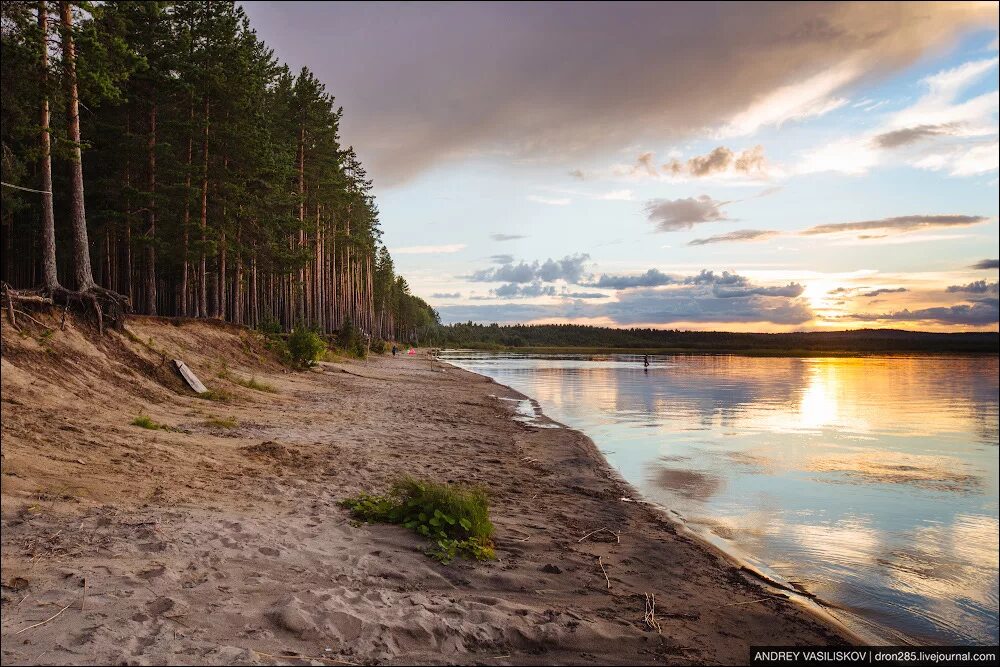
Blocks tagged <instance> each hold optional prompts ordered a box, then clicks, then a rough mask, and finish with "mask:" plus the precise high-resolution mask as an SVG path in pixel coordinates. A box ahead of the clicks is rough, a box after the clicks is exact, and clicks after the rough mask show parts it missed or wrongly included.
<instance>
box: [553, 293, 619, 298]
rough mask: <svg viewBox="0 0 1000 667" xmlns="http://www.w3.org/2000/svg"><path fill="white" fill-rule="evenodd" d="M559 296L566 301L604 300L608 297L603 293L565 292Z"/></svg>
mask: <svg viewBox="0 0 1000 667" xmlns="http://www.w3.org/2000/svg"><path fill="white" fill-rule="evenodd" d="M559 296H561V297H563V298H565V299H604V298H607V296H608V295H607V294H604V293H603V292H563V293H561V294H560V295H559Z"/></svg>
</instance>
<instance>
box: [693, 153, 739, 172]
mask: <svg viewBox="0 0 1000 667" xmlns="http://www.w3.org/2000/svg"><path fill="white" fill-rule="evenodd" d="M732 161H733V152H732V151H731V150H729V149H728V148H726V147H725V146H719V147H718V148H716V149H715V150H713V151H712V152H711V153H709V154H708V155H701V156H698V157H693V158H691V159H690V160H688V173H690V174H691V175H692V176H708V175H709V174H714V173H716V172H720V171H725V170H726V169H728V168H729V165H730V164H731V163H732Z"/></svg>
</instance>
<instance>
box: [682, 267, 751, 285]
mask: <svg viewBox="0 0 1000 667" xmlns="http://www.w3.org/2000/svg"><path fill="white" fill-rule="evenodd" d="M683 282H684V284H685V285H748V284H750V281H748V280H747V279H746V278H744V277H743V276H741V275H739V274H738V273H730V272H729V271H723V272H722V273H716V272H715V271H707V270H705V269H702V270H701V271H700V272H699V273H698V274H697V275H694V276H688V277H687V278H684V281H683Z"/></svg>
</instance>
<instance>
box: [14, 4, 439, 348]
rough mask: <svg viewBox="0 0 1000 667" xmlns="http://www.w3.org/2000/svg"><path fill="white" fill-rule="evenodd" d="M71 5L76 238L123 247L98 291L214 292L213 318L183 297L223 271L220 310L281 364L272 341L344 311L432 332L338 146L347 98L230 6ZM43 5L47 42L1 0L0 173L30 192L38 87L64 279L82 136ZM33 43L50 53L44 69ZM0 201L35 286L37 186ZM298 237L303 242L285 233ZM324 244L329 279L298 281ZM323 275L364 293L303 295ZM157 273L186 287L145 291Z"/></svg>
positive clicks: (357, 165) (397, 334) (166, 305)
mask: <svg viewBox="0 0 1000 667" xmlns="http://www.w3.org/2000/svg"><path fill="white" fill-rule="evenodd" d="M68 4H69V5H71V6H72V10H73V14H74V17H75V20H74V27H73V29H72V33H73V36H74V37H75V43H76V47H77V48H76V71H77V78H78V84H79V90H78V92H79V97H80V100H79V101H80V106H81V109H82V110H83V112H82V113H81V114H80V124H81V128H80V131H81V137H82V141H81V144H80V146H79V147H80V148H81V150H82V151H83V155H84V165H85V169H84V179H85V189H84V190H85V195H86V212H87V221H86V222H87V232H88V235H89V238H90V241H91V245H92V246H93V247H94V249H95V250H96V249H98V248H100V249H101V250H100V252H101V253H102V255H101V256H102V257H105V256H108V257H115V258H119V259H122V260H123V259H124V258H126V257H128V258H130V259H129V261H128V262H125V261H120V262H119V261H116V262H115V268H114V270H113V271H111V272H106V273H105V272H102V273H104V275H102V276H99V277H100V279H101V281H102V286H103V287H106V288H109V289H114V290H116V291H118V292H121V293H123V294H125V293H127V294H130V295H131V296H133V306H134V307H136V308H137V310H139V311H143V312H145V311H147V310H152V309H153V305H152V304H157V303H158V304H159V305H158V306H156V308H158V312H157V314H159V315H164V316H168V317H169V316H184V317H187V316H192V315H194V314H196V313H197V314H198V315H199V316H201V317H209V316H215V315H216V314H215V313H213V312H211V311H213V310H214V305H213V304H212V301H213V300H215V299H212V298H209V299H208V303H207V304H206V309H207V310H208V311H210V312H203V311H204V310H205V309H202V308H200V307H197V306H196V305H195V303H194V302H195V301H197V300H199V299H197V295H196V293H197V292H198V289H197V284H198V282H199V275H198V274H199V273H200V272H201V271H202V270H204V271H205V273H206V274H207V275H208V276H213V277H214V276H218V283H217V284H216V285H215V286H214V287H212V288H208V291H209V292H211V291H212V290H214V289H216V288H221V289H219V291H218V294H223V295H227V298H226V299H225V301H226V302H225V303H224V304H220V305H224V306H225V307H224V308H223V309H222V311H223V312H221V313H218V316H220V317H221V318H223V319H227V320H233V321H236V322H238V323H240V324H246V323H250V324H253V323H254V322H257V328H258V330H259V331H260V332H261V333H263V334H265V336H270V337H271V338H269V339H268V342H267V346H268V348H269V349H271V350H272V351H273V352H274V353H276V354H277V355H278V356H279V357H280V358H282V360H284V361H286V362H287V363H292V354H291V353H290V352H289V351H288V350H287V349H286V348H285V344H284V341H282V340H281V339H279V338H278V337H277V336H278V334H281V333H283V332H288V331H290V330H291V329H292V328H293V326H294V325H295V323H297V322H304V323H305V324H306V325H307V326H321V325H322V326H324V327H325V328H326V330H327V331H330V330H332V329H333V328H334V327H335V326H336V325H337V324H339V321H340V319H341V318H342V317H344V316H345V315H346V314H348V313H349V314H350V316H351V317H353V318H354V320H355V324H361V325H362V326H363V327H364V328H365V330H366V331H367V333H368V334H370V335H375V336H379V337H381V338H394V339H397V340H400V341H405V342H406V343H413V344H416V343H422V342H424V341H425V340H427V339H428V338H429V337H431V336H433V335H434V333H433V332H434V331H435V329H436V327H437V315H436V313H435V312H434V311H433V309H432V308H430V306H429V305H428V304H426V303H425V302H424V301H422V300H421V299H419V298H418V297H416V296H414V295H412V294H410V291H409V287H408V285H407V283H406V281H405V280H403V279H402V278H401V277H400V276H398V275H396V272H395V267H394V265H393V262H392V258H391V256H390V254H389V251H388V249H387V248H386V247H385V245H384V244H383V243H382V231H381V229H380V222H379V210H378V206H377V204H376V201H375V197H374V194H373V187H372V181H371V179H370V178H369V177H368V176H367V173H366V171H365V168H364V165H362V163H361V161H360V160H359V158H358V156H357V154H356V153H355V151H354V149H353V148H352V147H349V146H343V145H341V137H340V134H339V132H340V125H341V120H342V116H343V110H342V109H341V107H340V106H339V104H337V101H336V99H335V98H334V95H333V94H332V91H328V90H326V88H325V87H324V85H323V83H322V82H321V81H320V80H319V79H318V78H317V77H316V76H315V75H314V74H313V73H312V72H311V71H310V70H309V69H307V68H305V67H303V68H302V69H300V70H298V71H292V70H291V69H290V68H289V67H288V66H287V65H284V64H282V63H280V62H279V61H278V60H277V59H276V57H275V55H274V52H273V50H272V49H270V48H269V47H268V46H267V45H266V44H265V43H264V42H263V41H262V40H261V39H260V38H259V37H258V35H257V33H256V32H255V31H254V30H253V28H252V26H251V25H250V22H249V20H248V17H247V15H246V12H245V11H244V9H243V8H242V7H241V6H240V4H239V3H235V2H225V1H221V0H219V1H213V2H204V1H199V2H106V3H91V2H80V3H68ZM47 8H48V14H49V17H50V21H49V24H48V28H47V30H48V33H49V34H48V35H47V36H45V35H42V34H41V32H40V30H39V28H38V20H37V11H38V9H39V5H38V3H34V2H31V3H28V2H3V3H2V5H0V12H2V15H0V18H2V30H0V40H2V44H0V46H2V52H3V58H2V59H0V67H2V77H0V78H2V84H3V85H2V86H0V102H2V108H3V123H2V127H0V148H2V151H0V159H2V164H0V167H2V172H3V180H4V182H6V183H10V184H13V185H17V186H21V187H25V188H31V189H38V188H39V187H40V185H41V183H40V182H39V181H40V174H41V170H40V169H39V163H40V160H39V158H40V157H41V156H40V153H41V150H40V144H41V142H40V141H39V138H40V133H39V108H40V104H41V102H42V100H43V99H47V100H48V102H49V106H50V111H51V120H50V126H49V131H50V135H51V138H52V150H53V153H52V162H53V165H52V166H53V176H54V179H55V182H54V183H53V188H52V189H53V193H54V208H55V211H56V212H57V215H56V232H57V234H56V236H57V243H56V251H57V253H58V255H59V257H58V263H59V266H60V267H61V268H60V271H61V272H62V273H63V274H64V276H65V273H66V268H63V267H67V264H68V263H69V262H68V260H69V259H70V251H71V250H72V248H71V244H69V243H68V242H67V241H68V237H67V231H68V229H67V224H66V222H65V221H64V218H65V217H66V216H65V215H63V214H62V213H61V212H65V211H67V210H69V208H70V200H71V197H72V195H73V188H72V187H71V183H70V182H69V181H68V171H69V170H68V169H66V162H67V160H69V159H71V157H74V156H73V154H74V153H75V149H76V148H77V145H76V144H75V143H74V142H70V141H67V135H68V132H67V115H66V102H67V99H66V92H65V89H66V86H65V85H64V84H65V83H66V82H65V81H64V77H65V71H66V68H65V67H64V64H65V63H63V62H62V58H63V56H62V54H61V52H60V51H61V50H60V48H59V46H60V32H61V30H62V29H61V27H60V26H59V11H58V10H59V3H54V2H52V3H47ZM46 38H47V40H48V44H49V45H50V48H49V49H48V50H47V51H46V50H43V48H42V45H43V44H45V43H46ZM42 53H48V54H49V56H50V57H49V59H48V70H47V72H43V71H42V68H41V60H42V58H41V55H42ZM43 81H45V85H44V86H43V85H42V82H43ZM203 144H204V145H205V148H204V149H203V148H202V145H203ZM300 166H301V172H300ZM300 186H301V190H300ZM203 188H204V192H205V194H206V196H205V198H204V200H203V199H202V192H203ZM301 192H304V193H305V194H304V196H303V194H300V193H301ZM202 206H204V211H203V210H202ZM0 208H2V210H3V215H4V219H3V222H4V240H5V242H7V246H5V254H4V272H5V276H6V277H7V278H8V280H10V281H11V282H12V283H13V284H14V286H15V287H28V286H31V285H30V282H31V281H33V280H36V279H37V276H38V274H39V272H38V270H37V268H38V267H37V262H38V257H39V253H38V245H39V243H38V241H39V239H38V235H39V229H40V228H41V224H40V219H41V213H42V211H41V198H39V197H38V196H37V195H36V194H34V193H31V192H26V191H23V190H15V189H13V188H7V187H4V188H3V189H2V192H0ZM203 213H204V218H202V214H203ZM294 238H299V239H301V241H302V242H301V243H291V244H290V243H289V239H294ZM318 243H319V244H325V245H319V246H318ZM317 252H321V253H322V255H318V254H317ZM328 254H331V255H332V257H330V259H332V260H333V261H332V262H331V263H330V265H329V266H330V267H335V268H333V271H334V272H335V274H334V275H332V276H325V275H324V273H325V272H317V271H310V272H309V273H306V274H304V275H306V276H307V278H306V280H305V281H303V280H302V278H301V277H300V276H302V275H303V273H302V270H303V269H304V268H306V267H315V265H316V261H317V259H318V258H320V257H322V258H324V259H325V258H326V257H327V256H328ZM93 259H94V262H95V266H98V265H99V262H98V261H97V259H98V258H97V257H96V256H95V257H94V258H93ZM119 264H121V266H119ZM67 268H68V267H67ZM107 273H110V275H107ZM251 276H252V278H251ZM317 276H319V277H317ZM327 277H328V278H331V279H333V280H334V281H335V284H338V285H344V286H345V287H348V286H349V287H350V288H351V289H352V294H355V295H356V297H357V298H354V299H352V300H351V303H350V304H349V305H347V306H346V308H345V302H344V301H343V300H342V301H338V302H337V303H330V297H329V296H326V295H325V291H320V293H321V294H323V296H321V297H319V298H315V294H316V292H313V295H314V297H313V298H312V299H309V300H307V296H308V295H309V294H310V292H309V289H310V288H314V287H317V286H318V285H317V280H319V279H323V278H327ZM213 283H216V281H215V280H213ZM204 284H205V283H202V285H204ZM154 285H155V286H158V287H157V290H160V293H161V294H170V295H174V294H177V295H181V294H183V295H184V298H182V299H175V298H169V299H163V298H160V299H159V300H157V299H153V298H150V297H151V294H150V293H149V289H150V286H154ZM237 285H239V287H237ZM368 285H370V286H371V290H370V291H369V290H368V287H367V286H368ZM68 286H69V287H72V285H68ZM182 286H185V287H186V291H184V292H182V291H181V289H182ZM237 295H239V297H238V296H237ZM248 297H250V298H248ZM316 301H321V302H320V303H316ZM182 304H184V305H183V306H182ZM237 304H240V305H239V306H237ZM307 305H308V307H307ZM247 306H249V307H247ZM331 307H332V308H331ZM330 310H333V311H334V312H335V313H336V314H335V315H334V317H335V318H336V319H335V320H330V319H328V314H329V312H330ZM345 311H346V312H345ZM319 313H323V316H320V315H319ZM259 318H263V319H262V320H261V319H259ZM318 320H319V321H318ZM175 323H177V321H176V320H175ZM352 329H353V327H352ZM354 331H355V333H356V329H355V330H354ZM348 333H350V332H348ZM126 335H127V336H131V334H126ZM360 339H361V341H362V342H361V343H359V342H358V340H357V339H356V338H355V337H354V335H353V334H352V335H350V336H348V340H346V341H344V342H342V343H341V344H340V347H341V349H343V350H344V351H345V352H346V353H347V354H353V355H355V356H363V354H364V352H363V351H362V349H363V348H364V349H365V351H367V344H366V343H365V337H364V336H360ZM133 342H138V341H136V340H133ZM150 349H153V348H152V346H150Z"/></svg>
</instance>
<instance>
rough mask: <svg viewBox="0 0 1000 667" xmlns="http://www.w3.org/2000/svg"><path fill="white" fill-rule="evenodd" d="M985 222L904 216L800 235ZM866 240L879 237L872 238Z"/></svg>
mask: <svg viewBox="0 0 1000 667" xmlns="http://www.w3.org/2000/svg"><path fill="white" fill-rule="evenodd" d="M987 220H989V218H987V217H984V216H981V215H904V216H900V217H897V218H882V219H880V220H862V221H859V222H838V223H834V224H830V225H817V226H815V227H810V228H809V229H807V230H805V231H803V232H801V233H802V234H805V235H813V234H836V233H838V232H861V231H866V230H870V229H877V230H886V231H895V232H911V231H913V230H916V229H934V228H937V227H943V228H948V227H968V226H969V225H977V224H979V223H981V222H986V221H987ZM868 238H880V237H878V236H874V237H868Z"/></svg>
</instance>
